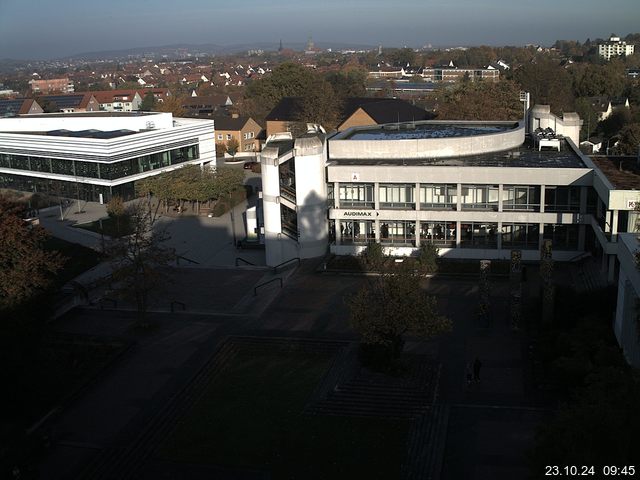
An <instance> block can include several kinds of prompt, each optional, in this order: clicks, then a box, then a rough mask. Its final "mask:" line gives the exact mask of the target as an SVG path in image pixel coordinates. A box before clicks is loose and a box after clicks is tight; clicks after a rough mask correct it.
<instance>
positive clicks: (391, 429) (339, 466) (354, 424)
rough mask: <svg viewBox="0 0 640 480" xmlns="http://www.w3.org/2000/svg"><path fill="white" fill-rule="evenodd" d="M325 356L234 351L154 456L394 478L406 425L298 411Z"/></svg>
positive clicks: (292, 473)
mask: <svg viewBox="0 0 640 480" xmlns="http://www.w3.org/2000/svg"><path fill="white" fill-rule="evenodd" d="M330 361H331V357H329V356H326V355H313V354H309V353H302V352H286V353H284V352H274V353H265V352H252V351H244V352H243V351H241V352H239V353H238V354H237V355H236V356H235V357H234V358H233V359H232V360H231V361H230V362H231V364H230V365H229V366H228V369H227V370H225V372H224V373H223V374H222V375H221V376H220V377H218V378H217V379H216V380H214V381H213V382H212V384H211V385H209V387H208V389H207V390H206V392H205V393H204V395H203V397H202V398H201V399H200V400H199V401H198V402H197V403H196V405H195V406H194V408H193V409H192V410H191V411H189V412H188V413H187V415H186V417H185V418H184V419H183V421H182V422H181V423H179V425H178V427H177V429H176V431H175V432H174V433H173V434H172V435H171V436H170V437H169V438H168V440H167V441H166V443H165V444H164V445H163V447H162V448H161V450H160V452H159V455H160V456H161V457H162V458H163V459H165V460H170V461H178V462H189V463H200V464H203V463H204V464H214V465H220V466H226V467H241V468H246V469H254V470H256V469H257V470H267V471H270V472H271V475H272V478H274V479H279V478H287V479H293V478H299V479H328V478H330V479H336V478H367V479H371V478H384V479H390V478H398V476H399V474H400V465H401V462H402V461H403V460H404V457H405V450H406V447H405V444H406V437H407V433H408V427H409V424H408V422H405V421H398V420H384V419H376V418H350V417H330V416H307V415H303V414H302V410H303V408H304V405H305V403H306V401H307V399H308V397H309V395H310V394H311V392H312V391H313V389H314V387H315V386H316V385H317V383H318V382H319V381H320V379H321V378H322V376H323V374H324V373H325V372H326V370H327V368H328V367H329V364H330Z"/></svg>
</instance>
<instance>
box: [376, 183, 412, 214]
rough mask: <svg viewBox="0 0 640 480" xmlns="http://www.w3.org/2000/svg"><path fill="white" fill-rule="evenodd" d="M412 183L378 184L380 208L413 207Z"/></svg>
mask: <svg viewBox="0 0 640 480" xmlns="http://www.w3.org/2000/svg"><path fill="white" fill-rule="evenodd" d="M414 189H415V185H413V184H398V185H380V188H379V195H380V208H414V203H413V191H414Z"/></svg>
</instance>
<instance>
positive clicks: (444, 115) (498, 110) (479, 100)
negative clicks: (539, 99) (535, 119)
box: [438, 80, 524, 120]
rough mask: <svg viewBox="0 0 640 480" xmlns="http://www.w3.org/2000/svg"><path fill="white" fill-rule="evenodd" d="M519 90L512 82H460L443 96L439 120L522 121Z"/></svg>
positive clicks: (522, 113) (522, 112) (522, 114)
mask: <svg viewBox="0 0 640 480" xmlns="http://www.w3.org/2000/svg"><path fill="white" fill-rule="evenodd" d="M523 116H524V111H523V106H522V103H520V87H519V86H518V85H517V84H516V83H515V82H512V81H509V80H501V81H499V82H488V81H477V82H462V83H460V84H458V85H457V86H455V87H453V88H452V89H450V90H448V91H446V92H445V95H444V101H443V102H442V104H441V105H440V108H439V110H438V120H521V119H522V118H523Z"/></svg>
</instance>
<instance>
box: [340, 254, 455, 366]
mask: <svg viewBox="0 0 640 480" xmlns="http://www.w3.org/2000/svg"><path fill="white" fill-rule="evenodd" d="M422 280H423V276H422V275H421V274H420V273H419V272H417V271H415V270H414V269H413V268H412V267H411V266H410V265H404V263H403V264H401V266H400V267H394V268H387V269H386V270H385V271H384V272H383V273H382V274H381V275H380V276H378V277H373V278H372V279H370V280H369V281H368V282H367V283H366V284H365V285H364V286H363V287H362V288H361V289H360V290H359V291H358V292H357V293H356V294H355V295H353V296H352V297H350V298H349V299H348V301H347V303H348V306H349V310H350V316H351V325H352V327H353V328H354V329H355V330H356V332H358V333H359V334H360V335H361V337H362V349H361V353H362V355H361V357H362V359H363V361H364V362H365V363H366V364H368V365H370V366H373V367H377V368H382V369H386V368H389V367H390V366H392V364H393V362H394V361H395V360H397V359H398V358H399V357H400V355H401V354H402V350H403V348H404V338H403V337H404V336H405V335H413V336H416V337H419V338H421V339H424V340H426V339H429V338H432V337H434V336H436V335H438V334H440V333H444V332H447V331H449V330H450V329H451V322H450V321H449V320H448V319H447V318H446V317H444V316H443V315H440V313H438V308H437V303H436V298H435V297H433V296H431V295H428V294H427V293H426V292H425V291H424V290H423V288H422V287H421V282H422Z"/></svg>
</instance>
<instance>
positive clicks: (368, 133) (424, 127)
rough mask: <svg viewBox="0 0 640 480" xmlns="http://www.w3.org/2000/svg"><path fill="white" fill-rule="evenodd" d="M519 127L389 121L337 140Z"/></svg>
mask: <svg viewBox="0 0 640 480" xmlns="http://www.w3.org/2000/svg"><path fill="white" fill-rule="evenodd" d="M517 127H518V122H508V123H502V124H500V123H492V122H478V123H472V122H470V123H467V124H460V123H447V122H442V123H434V122H430V123H422V122H415V123H410V122H404V123H388V124H385V125H380V126H375V127H358V128H355V129H354V130H352V131H351V132H348V133H347V134H345V135H344V136H339V137H338V138H336V140H414V139H425V138H454V137H472V136H476V135H486V134H490V133H500V132H506V131H507V130H514V129H515V128H517Z"/></svg>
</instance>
